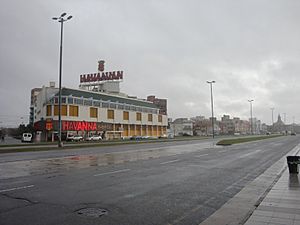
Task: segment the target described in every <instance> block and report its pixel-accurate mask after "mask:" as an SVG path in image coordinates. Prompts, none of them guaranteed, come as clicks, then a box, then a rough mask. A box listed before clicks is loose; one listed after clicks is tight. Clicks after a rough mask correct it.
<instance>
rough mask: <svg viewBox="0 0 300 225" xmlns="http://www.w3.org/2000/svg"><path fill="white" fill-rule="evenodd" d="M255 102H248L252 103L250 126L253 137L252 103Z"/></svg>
mask: <svg viewBox="0 0 300 225" xmlns="http://www.w3.org/2000/svg"><path fill="white" fill-rule="evenodd" d="M253 101H254V100H253V99H251V100H248V102H249V103H250V126H251V135H253V119H252V102H253Z"/></svg>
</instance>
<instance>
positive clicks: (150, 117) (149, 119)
mask: <svg viewBox="0 0 300 225" xmlns="http://www.w3.org/2000/svg"><path fill="white" fill-rule="evenodd" d="M152 120H153V117H152V114H148V121H150V122H151V121H152Z"/></svg>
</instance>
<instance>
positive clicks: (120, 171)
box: [94, 169, 131, 177]
mask: <svg viewBox="0 0 300 225" xmlns="http://www.w3.org/2000/svg"><path fill="white" fill-rule="evenodd" d="M129 170H131V169H124V170H116V171H112V172H107V173H99V174H95V175H94V176H95V177H97V176H103V175H109V174H114V173H123V172H127V171H129Z"/></svg>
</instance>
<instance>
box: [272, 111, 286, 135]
mask: <svg viewBox="0 0 300 225" xmlns="http://www.w3.org/2000/svg"><path fill="white" fill-rule="evenodd" d="M271 129H272V132H285V131H286V127H285V124H284V122H283V121H282V120H281V116H280V114H278V118H277V121H276V122H275V123H274V124H273V125H272V127H271Z"/></svg>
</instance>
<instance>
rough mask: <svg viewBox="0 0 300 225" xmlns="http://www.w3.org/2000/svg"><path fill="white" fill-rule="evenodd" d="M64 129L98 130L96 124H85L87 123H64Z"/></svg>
mask: <svg viewBox="0 0 300 225" xmlns="http://www.w3.org/2000/svg"><path fill="white" fill-rule="evenodd" d="M62 129H63V130H65V131H67V130H75V131H79V130H87V131H89V130H97V123H96V122H85V121H63V122H62Z"/></svg>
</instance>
